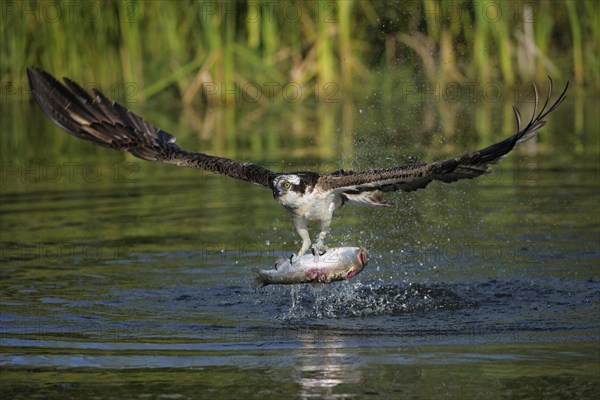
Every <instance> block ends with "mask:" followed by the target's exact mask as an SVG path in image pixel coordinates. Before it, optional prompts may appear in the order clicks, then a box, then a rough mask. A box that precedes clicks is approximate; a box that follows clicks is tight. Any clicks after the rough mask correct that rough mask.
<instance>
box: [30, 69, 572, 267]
mask: <svg viewBox="0 0 600 400" xmlns="http://www.w3.org/2000/svg"><path fill="white" fill-rule="evenodd" d="M27 75H28V76H29V83H30V85H31V89H32V91H33V95H34V97H35V99H36V101H37V103H38V105H39V106H40V108H41V109H42V111H43V112H44V113H45V114H46V115H47V116H48V117H49V118H50V119H51V120H52V121H54V123H56V124H57V125H58V126H60V127H61V128H62V129H64V130H65V131H67V132H68V133H70V134H71V135H73V136H77V137H78V138H81V139H85V140H89V141H91V142H94V143H96V144H99V145H102V146H106V147H110V148H113V149H117V150H121V151H127V152H129V153H131V154H133V155H134V156H136V157H138V158H141V159H144V160H149V161H160V162H164V163H170V164H176V165H179V166H184V167H191V168H199V169H203V170H207V171H211V172H214V173H216V174H223V175H227V176H230V177H232V178H235V179H240V180H243V181H247V182H250V183H254V184H256V185H260V186H264V187H265V188H268V189H270V190H271V191H272V193H273V197H274V198H275V200H277V201H278V202H279V204H281V205H282V206H283V207H285V208H286V209H287V210H288V211H289V212H290V213H291V214H292V222H293V225H294V228H295V229H296V231H297V232H298V235H299V236H300V238H301V239H302V248H301V249H300V251H299V252H298V256H302V255H303V254H304V253H306V251H307V250H308V249H309V248H311V240H310V236H309V232H308V227H307V223H308V221H319V222H320V224H321V231H320V233H319V235H318V237H317V241H316V243H315V244H314V245H313V246H312V251H313V253H315V252H318V253H320V254H322V253H324V252H326V251H327V247H326V246H325V243H324V240H325V237H326V236H327V234H328V233H329V226H330V224H331V219H332V217H333V213H334V212H335V211H336V210H337V209H339V208H340V207H342V206H343V205H344V204H359V205H367V206H386V205H387V203H386V202H385V201H384V200H383V193H385V192H391V191H396V190H403V191H405V192H410V191H413V190H417V189H421V188H424V187H426V186H427V185H428V184H429V183H430V182H432V181H442V182H446V183H448V182H454V181H457V180H459V179H472V178H475V177H478V176H480V175H483V174H486V173H488V172H490V168H489V165H490V164H494V163H496V162H498V161H499V160H500V158H501V157H502V156H504V155H506V154H507V153H508V152H510V151H511V150H512V149H513V148H514V147H515V145H516V144H517V143H519V142H522V141H524V140H527V139H529V138H531V137H532V136H533V135H534V134H535V132H537V131H538V130H539V129H540V128H541V127H542V126H544V124H545V123H546V121H545V118H546V116H547V115H548V114H550V113H551V112H552V111H554V110H555V109H556V107H558V105H559V104H560V103H561V102H562V101H563V100H564V99H565V93H566V91H567V87H568V83H567V86H566V87H565V89H564V90H563V92H562V93H561V95H560V96H559V97H558V99H557V100H556V101H555V102H554V103H553V104H552V105H550V106H549V101H550V97H551V95H552V79H550V78H548V85H549V88H548V96H547V98H546V101H545V103H544V106H543V107H542V108H541V110H540V111H539V113H537V106H538V100H539V99H538V92H537V88H536V87H535V84H534V90H535V109H534V112H533V116H532V118H531V120H530V121H529V122H528V123H527V125H525V126H524V127H523V128H521V114H520V113H519V110H518V109H517V108H515V107H513V109H514V113H515V117H516V120H517V132H516V133H515V134H514V135H513V136H511V137H509V138H507V139H505V140H503V141H501V142H498V143H496V144H493V145H491V146H489V147H486V148H484V149H482V150H479V151H474V152H471V153H467V154H464V155H462V156H459V157H456V158H451V159H449V160H442V161H436V162H433V163H430V164H418V165H398V166H394V167H389V168H378V169H375V168H374V169H369V170H366V171H362V172H354V171H344V170H340V171H336V172H333V173H331V174H328V175H322V174H319V173H316V172H284V173H281V172H273V171H269V170H268V169H265V168H263V167H261V166H260V165H256V164H253V163H249V162H239V161H235V160H230V159H228V158H223V157H215V156H211V155H208V154H204V153H190V152H187V151H185V150H182V149H181V148H179V147H178V146H177V145H176V144H175V137H173V136H171V135H170V134H169V133H167V132H165V131H163V130H162V129H160V128H158V127H156V126H154V125H152V124H151V123H149V122H147V121H145V120H144V119H143V118H141V117H139V116H138V115H136V114H134V113H132V112H131V111H129V110H128V109H126V108H125V107H123V106H122V105H120V104H118V103H116V102H114V101H112V100H110V99H109V98H107V97H106V96H105V95H104V94H102V93H101V92H100V91H99V90H97V89H93V90H92V93H93V94H92V95H90V94H89V93H87V92H86V91H85V90H84V89H82V88H81V86H79V85H78V84H77V83H75V82H73V81H72V80H70V79H68V78H64V82H65V85H63V84H61V83H60V82H59V81H58V80H56V79H55V78H54V77H53V76H52V75H50V74H48V73H47V72H45V71H42V70H41V69H27Z"/></svg>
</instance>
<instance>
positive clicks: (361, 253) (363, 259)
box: [358, 247, 369, 267]
mask: <svg viewBox="0 0 600 400" xmlns="http://www.w3.org/2000/svg"><path fill="white" fill-rule="evenodd" d="M358 260H359V261H360V264H361V266H362V267H364V266H365V265H367V263H368V262H369V253H367V251H366V250H365V249H363V248H362V247H361V248H360V249H358Z"/></svg>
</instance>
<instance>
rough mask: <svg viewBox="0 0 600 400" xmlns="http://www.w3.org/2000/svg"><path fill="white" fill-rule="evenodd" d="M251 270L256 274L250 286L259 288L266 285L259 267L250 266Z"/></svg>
mask: <svg viewBox="0 0 600 400" xmlns="http://www.w3.org/2000/svg"><path fill="white" fill-rule="evenodd" d="M252 272H254V273H255V274H256V277H255V278H254V281H253V282H252V286H254V287H257V288H261V287H264V286H267V285H268V283H267V281H266V279H265V276H264V275H263V273H262V272H261V270H260V269H258V268H256V267H254V268H252Z"/></svg>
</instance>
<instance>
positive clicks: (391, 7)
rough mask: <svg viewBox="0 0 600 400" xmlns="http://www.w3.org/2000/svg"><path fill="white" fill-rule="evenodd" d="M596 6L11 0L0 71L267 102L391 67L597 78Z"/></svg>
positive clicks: (419, 0) (450, 78) (127, 90)
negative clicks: (30, 69) (42, 72)
mask: <svg viewBox="0 0 600 400" xmlns="http://www.w3.org/2000/svg"><path fill="white" fill-rule="evenodd" d="M598 9H599V7H598V1H596V0H583V1H550V0H530V1H529V0H528V1H522V0H517V1H513V0H506V1H504V0H492V1H488V0H481V1H472V0H412V1H411V0H407V1H373V2H372V1H366V0H315V1H313V0H283V1H280V2H275V1H271V0H247V1H215V0H213V1H211V0H204V1H200V0H184V1H178V2H171V1H144V0H127V1H116V0H113V1H101V2H94V1H91V2H88V1H64V2H60V1H58V2H55V1H4V2H3V4H2V25H1V28H0V29H1V34H2V40H1V41H2V47H1V54H0V76H1V79H2V82H4V83H6V82H24V77H25V74H24V71H25V68H26V67H27V66H40V67H42V68H44V69H46V70H48V71H51V72H52V73H55V74H57V75H59V76H63V75H64V76H70V77H72V78H74V79H76V80H77V81H82V82H87V83H89V84H90V85H91V83H93V82H103V83H106V82H110V83H112V85H113V87H111V88H108V90H107V88H104V87H103V89H104V90H105V91H107V92H108V94H109V95H112V96H113V97H116V98H118V99H120V100H121V101H130V100H135V101H144V100H145V99H148V98H150V97H153V96H157V95H165V96H169V97H171V98H175V99H177V100H178V101H182V102H183V103H184V104H185V105H194V104H195V105H197V102H199V101H201V102H207V103H210V104H227V103H232V102H233V101H235V100H236V97H235V96H243V97H244V98H245V99H246V100H250V101H251V102H258V103H261V102H262V103H268V102H270V101H272V100H273V98H275V99H276V98H280V97H281V96H277V95H276V94H281V92H282V91H284V90H285V91H286V92H285V93H283V94H284V95H285V97H286V98H287V99H294V100H297V101H302V100H303V99H307V98H311V96H315V95H319V96H327V95H328V94H333V93H334V92H335V93H338V92H339V93H343V94H346V95H350V94H355V93H362V92H364V88H365V87H369V86H372V87H376V86H381V85H382V84H383V85H384V86H387V85H388V84H389V76H401V77H403V79H408V78H410V79H414V81H415V82H430V83H432V82H433V83H440V84H446V83H447V82H452V83H453V84H458V85H463V84H466V83H468V82H472V81H477V82H488V81H494V82H502V83H503V84H506V85H512V84H514V83H515V82H518V81H530V80H536V81H539V82H543V81H544V80H545V77H546V75H551V76H552V77H554V78H558V79H560V80H561V81H566V80H567V79H569V80H571V81H574V82H575V83H576V84H578V85H586V86H588V87H590V86H591V87H593V88H595V89H598V88H600V77H599V72H598V71H600V23H599V18H598V16H599V11H598ZM382 81H383V83H382ZM233 88H237V89H233ZM228 90H229V92H227V91H228ZM234 90H236V91H237V92H238V93H237V94H236V95H234V94H231V95H228V94H227V93H233V91H234ZM224 93H225V94H224ZM274 94H275V95H274Z"/></svg>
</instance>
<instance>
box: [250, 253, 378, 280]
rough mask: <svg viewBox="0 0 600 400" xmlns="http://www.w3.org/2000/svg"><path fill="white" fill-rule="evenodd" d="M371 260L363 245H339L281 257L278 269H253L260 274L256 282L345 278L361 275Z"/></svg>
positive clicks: (257, 275) (276, 267)
mask: <svg viewBox="0 0 600 400" xmlns="http://www.w3.org/2000/svg"><path fill="white" fill-rule="evenodd" d="M368 261H369V253H368V252H367V250H366V249H364V248H362V247H335V248H331V249H329V250H327V252H325V253H324V254H322V255H312V254H305V255H303V256H302V257H300V258H298V257H293V258H281V259H279V260H278V261H277V262H276V263H275V269H269V270H265V269H259V268H252V270H253V271H254V272H255V273H256V278H255V280H254V285H255V286H256V287H264V286H267V285H274V284H279V285H291V284H296V283H329V282H335V281H343V280H346V279H350V278H353V277H355V276H356V275H358V274H359V273H360V272H361V271H362V270H363V268H364V267H365V265H367V263H368Z"/></svg>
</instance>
